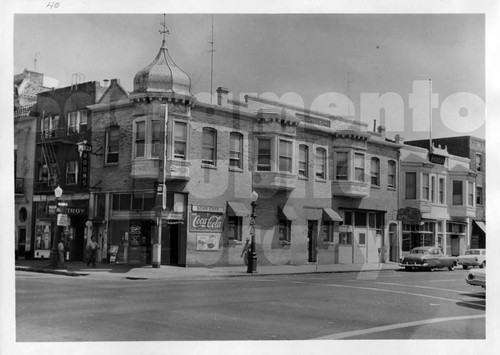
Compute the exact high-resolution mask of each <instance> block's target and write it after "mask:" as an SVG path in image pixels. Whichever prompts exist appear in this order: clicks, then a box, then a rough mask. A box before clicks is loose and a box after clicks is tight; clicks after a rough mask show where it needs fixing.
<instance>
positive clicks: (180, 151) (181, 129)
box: [174, 121, 187, 160]
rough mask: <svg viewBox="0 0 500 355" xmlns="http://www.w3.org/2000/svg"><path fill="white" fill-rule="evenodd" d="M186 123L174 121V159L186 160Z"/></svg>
mask: <svg viewBox="0 0 500 355" xmlns="http://www.w3.org/2000/svg"><path fill="white" fill-rule="evenodd" d="M186 147H187V123H186V122H179V121H174V159H181V160H186Z"/></svg>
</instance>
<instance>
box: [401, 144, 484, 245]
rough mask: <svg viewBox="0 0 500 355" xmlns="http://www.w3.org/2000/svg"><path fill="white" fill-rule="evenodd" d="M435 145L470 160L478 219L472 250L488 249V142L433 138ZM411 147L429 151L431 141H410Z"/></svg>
mask: <svg viewBox="0 0 500 355" xmlns="http://www.w3.org/2000/svg"><path fill="white" fill-rule="evenodd" d="M432 141H433V143H434V145H436V146H441V147H445V148H446V149H447V150H448V152H449V153H450V154H453V155H456V156H459V157H464V158H468V159H469V160H470V166H469V168H470V169H471V170H472V171H474V172H475V173H476V174H477V175H476V181H475V184H476V193H475V196H476V197H475V198H476V218H475V219H474V222H473V223H472V225H471V226H470V228H471V230H470V233H471V240H470V247H471V248H486V212H485V211H486V142H485V140H484V139H481V138H477V137H473V136H459V137H444V138H433V139H432ZM407 143H408V144H409V145H413V146H417V147H423V148H427V149H429V140H416V141H408V142H407Z"/></svg>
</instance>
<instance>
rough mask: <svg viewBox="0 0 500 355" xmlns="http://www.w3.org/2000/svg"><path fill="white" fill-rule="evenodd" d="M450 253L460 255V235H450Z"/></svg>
mask: <svg viewBox="0 0 500 355" xmlns="http://www.w3.org/2000/svg"><path fill="white" fill-rule="evenodd" d="M451 255H452V256H458V255H460V237H459V236H458V235H452V236H451Z"/></svg>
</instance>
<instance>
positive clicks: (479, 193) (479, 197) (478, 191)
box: [476, 186, 483, 205]
mask: <svg viewBox="0 0 500 355" xmlns="http://www.w3.org/2000/svg"><path fill="white" fill-rule="evenodd" d="M482 204H483V188H482V187H481V186H476V205H482Z"/></svg>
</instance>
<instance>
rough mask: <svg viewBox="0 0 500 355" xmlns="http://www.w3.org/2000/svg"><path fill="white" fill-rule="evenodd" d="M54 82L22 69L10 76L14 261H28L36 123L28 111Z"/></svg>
mask: <svg viewBox="0 0 500 355" xmlns="http://www.w3.org/2000/svg"><path fill="white" fill-rule="evenodd" d="M57 85H58V83H57V81H56V80H54V79H52V78H49V77H47V76H45V75H44V74H42V73H37V72H34V71H30V70H27V69H25V70H24V71H23V72H22V73H21V74H18V75H15V76H14V177H15V190H14V191H15V202H14V208H15V223H14V226H15V244H14V245H15V250H16V258H17V257H19V258H28V259H29V258H31V257H32V255H33V249H32V242H31V241H32V238H31V237H32V226H31V221H32V216H33V211H32V206H33V205H32V201H33V174H34V169H33V162H34V160H35V135H36V119H35V118H34V117H32V116H31V115H30V111H31V110H32V108H33V106H34V105H35V104H36V97H37V94H38V93H41V92H44V91H47V90H50V89H51V88H52V87H57Z"/></svg>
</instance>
